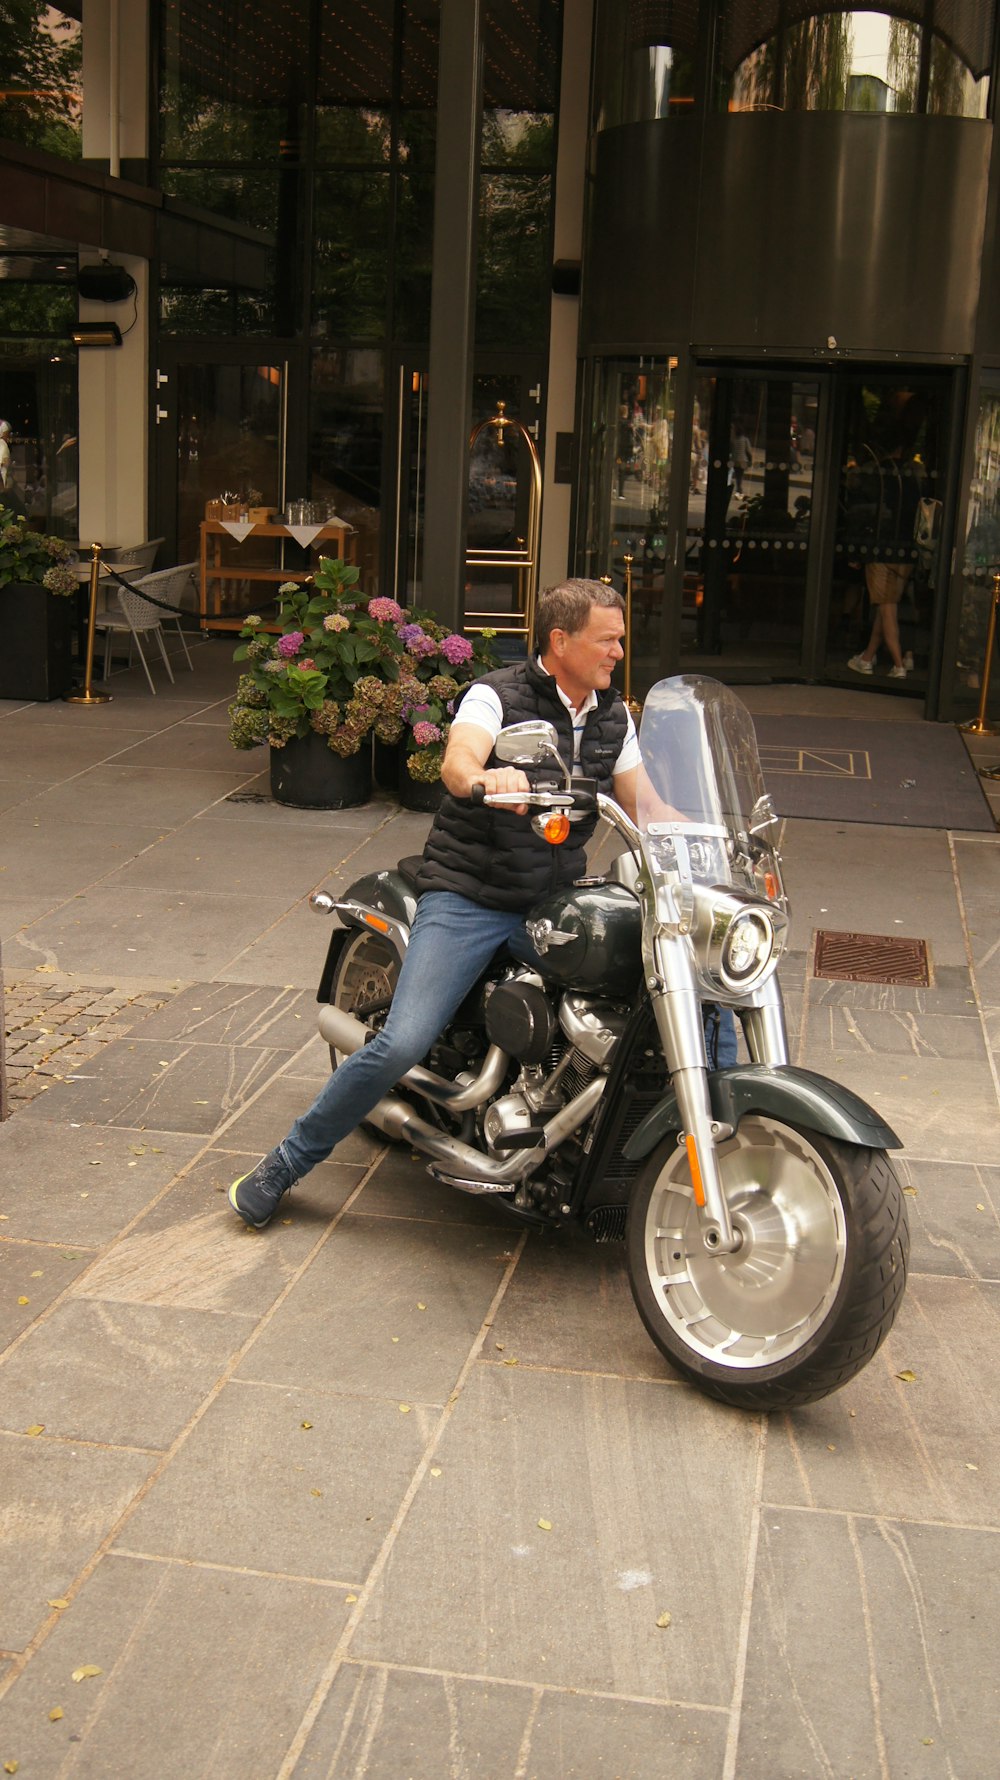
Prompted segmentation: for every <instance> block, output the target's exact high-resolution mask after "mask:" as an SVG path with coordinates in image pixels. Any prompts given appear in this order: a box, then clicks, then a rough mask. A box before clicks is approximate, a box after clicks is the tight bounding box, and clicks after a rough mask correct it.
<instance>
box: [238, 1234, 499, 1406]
mask: <svg viewBox="0 0 1000 1780" xmlns="http://www.w3.org/2000/svg"><path fill="white" fill-rule="evenodd" d="M513 1246H514V1245H513V1244H508V1243H507V1242H506V1241H504V1240H503V1238H502V1235H501V1234H498V1233H497V1232H496V1231H495V1230H492V1229H490V1230H481V1229H470V1228H468V1227H467V1226H464V1225H455V1224H424V1223H408V1222H403V1221H402V1220H398V1219H385V1220H380V1219H376V1218H364V1219H361V1218H356V1217H354V1216H353V1215H351V1214H350V1213H348V1214H347V1215H346V1216H345V1217H344V1219H343V1220H342V1222H341V1223H340V1225H339V1226H338V1229H337V1232H336V1236H335V1238H334V1240H333V1241H332V1242H330V1243H329V1244H328V1245H327V1246H326V1247H325V1248H324V1249H323V1250H322V1251H321V1253H320V1254H318V1255H317V1256H316V1259H315V1260H314V1261H313V1263H312V1266H311V1267H310V1268H309V1271H308V1273H307V1274H306V1276H305V1277H304V1278H303V1279H302V1280H301V1281H300V1283H299V1286H298V1288H297V1290H296V1292H295V1294H294V1297H293V1298H290V1299H289V1300H288V1301H286V1303H284V1304H283V1305H281V1307H280V1308H279V1309H278V1311H277V1312H276V1313H275V1315H274V1317H273V1318H272V1320H271V1321H270V1323H269V1324H268V1326H267V1328H266V1329H265V1330H264V1331H263V1333H262V1334H261V1336H260V1338H259V1340H258V1341H256V1342H255V1343H254V1346H253V1348H252V1349H251V1351H250V1352H249V1353H248V1354H247V1356H246V1358H245V1359H244V1360H243V1362H242V1364H241V1366H240V1369H239V1376H240V1377H242V1378H253V1379H257V1380H261V1381H266V1382H267V1383H269V1384H273V1385H285V1384H288V1385H291V1384H297V1385H300V1386H315V1387H316V1388H317V1389H319V1390H331V1389H336V1388H338V1387H339V1386H341V1385H342V1382H343V1381H344V1380H347V1379H349V1380H350V1384H349V1387H348V1388H349V1389H350V1392H351V1394H352V1395H356V1396H361V1397H368V1398H372V1399H376V1398H377V1399H382V1398H391V1400H392V1402H393V1403H396V1402H398V1401H400V1400H403V1401H406V1402H408V1403H410V1404H416V1403H431V1404H438V1405H441V1404H444V1403H445V1402H446V1401H447V1398H448V1395H449V1393H450V1392H451V1391H452V1389H453V1388H454V1386H455V1383H456V1380H457V1378H458V1374H459V1372H460V1370H461V1367H462V1364H463V1361H464V1360H465V1357H466V1354H467V1352H468V1349H469V1344H470V1342H471V1341H472V1339H473V1337H474V1336H475V1334H476V1332H477V1330H478V1329H479V1327H480V1324H481V1323H482V1321H483V1318H484V1317H485V1315H486V1313H487V1311H488V1310H489V1306H490V1303H491V1301H492V1299H493V1296H494V1293H495V1292H496V1289H497V1287H498V1285H499V1284H500V1281H501V1279H502V1277H503V1274H504V1271H505V1269H506V1268H507V1266H508V1265H509V1264H510V1254H511V1250H512V1248H513Z"/></svg>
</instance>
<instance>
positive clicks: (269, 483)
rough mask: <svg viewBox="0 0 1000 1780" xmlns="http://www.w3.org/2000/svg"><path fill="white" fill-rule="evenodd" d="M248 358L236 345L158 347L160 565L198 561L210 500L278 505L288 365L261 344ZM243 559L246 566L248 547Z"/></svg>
mask: <svg viewBox="0 0 1000 1780" xmlns="http://www.w3.org/2000/svg"><path fill="white" fill-rule="evenodd" d="M251 352H252V361H251V357H250V354H248V353H247V350H246V348H245V347H239V348H235V349H230V348H217V349H212V348H206V347H205V346H204V345H202V346H199V347H191V348H177V347H171V346H166V345H165V346H164V347H163V348H162V349H161V358H160V366H159V371H158V374H157V401H156V431H155V448H156V519H157V522H158V530H159V531H160V532H162V534H163V536H164V538H165V540H166V546H165V549H164V552H163V560H164V561H173V562H192V561H194V560H195V559H196V558H197V556H198V552H199V545H200V526H201V522H202V520H203V519H204V518H205V508H206V505H207V504H208V503H209V502H210V501H221V500H223V499H224V498H225V497H226V496H229V497H230V498H231V502H238V503H240V504H241V505H243V506H247V507H250V506H254V507H271V508H274V509H275V510H278V509H280V508H281V507H282V506H283V505H284V501H285V498H286V489H285V440H286V432H287V428H286V404H287V391H288V364H287V360H286V358H285V357H284V354H283V353H282V352H280V351H276V350H274V347H273V344H272V345H271V348H270V350H269V343H268V342H266V341H261V342H260V343H259V344H255V346H254V347H253V348H252V349H251ZM293 492H297V491H293ZM251 497H252V498H251ZM244 552H245V557H244V559H245V561H246V563H247V565H248V566H252V562H251V558H252V556H253V552H254V545H253V543H252V540H251V542H250V543H249V544H248V545H247V546H245V547H244Z"/></svg>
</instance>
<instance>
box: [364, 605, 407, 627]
mask: <svg viewBox="0 0 1000 1780" xmlns="http://www.w3.org/2000/svg"><path fill="white" fill-rule="evenodd" d="M368 616H369V618H378V619H379V620H380V621H381V622H383V623H386V624H398V623H399V621H400V619H401V618H402V616H403V608H402V606H398V605H397V604H396V601H395V600H390V599H374V600H369V601H368Z"/></svg>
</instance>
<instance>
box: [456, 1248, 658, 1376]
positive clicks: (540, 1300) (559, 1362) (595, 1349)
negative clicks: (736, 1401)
mask: <svg viewBox="0 0 1000 1780" xmlns="http://www.w3.org/2000/svg"><path fill="white" fill-rule="evenodd" d="M498 1344H499V1345H498ZM501 1345H502V1349H503V1352H502V1355H501V1352H500V1346H501ZM511 1358H516V1359H517V1361H518V1363H519V1364H527V1365H532V1366H546V1367H551V1368H557V1369H565V1370H567V1371H575V1372H588V1373H589V1372H601V1373H612V1374H614V1376H615V1377H617V1378H645V1379H655V1380H658V1381H660V1382H665V1381H676V1377H677V1375H676V1374H675V1373H674V1372H673V1371H672V1370H671V1368H670V1367H669V1366H668V1364H667V1362H666V1360H664V1359H663V1358H662V1356H661V1354H660V1353H659V1351H658V1349H657V1348H655V1347H654V1346H653V1343H652V1342H651V1341H650V1339H649V1336H648V1335H647V1334H646V1331H645V1329H644V1328H643V1326H642V1323H641V1322H640V1321H639V1316H638V1313H637V1311H636V1308H635V1305H634V1303H633V1301H632V1293H631V1290H630V1288H629V1283H628V1274H627V1271H626V1266H625V1245H624V1243H606V1244H601V1243H595V1242H591V1241H590V1239H589V1238H588V1237H586V1236H584V1235H583V1234H582V1233H581V1232H579V1231H576V1230H570V1231H559V1232H558V1233H556V1232H553V1233H552V1234H551V1235H549V1234H543V1235H538V1236H536V1235H532V1236H531V1237H530V1238H529V1240H528V1243H527V1245H526V1247H525V1250H524V1254H523V1255H522V1257H521V1260H520V1262H519V1263H518V1268H517V1272H516V1273H515V1274H514V1277H513V1279H512V1280H511V1283H510V1285H509V1286H508V1288H507V1291H506V1292H505V1294H504V1299H503V1303H502V1305H501V1306H500V1309H499V1311H498V1313H497V1317H496V1320H495V1322H494V1325H493V1330H492V1337H491V1340H490V1341H488V1342H487V1344H486V1347H485V1348H484V1350H483V1359H484V1361H491V1360H495V1361H496V1362H497V1363H505V1362H506V1361H508V1360H510V1359H511Z"/></svg>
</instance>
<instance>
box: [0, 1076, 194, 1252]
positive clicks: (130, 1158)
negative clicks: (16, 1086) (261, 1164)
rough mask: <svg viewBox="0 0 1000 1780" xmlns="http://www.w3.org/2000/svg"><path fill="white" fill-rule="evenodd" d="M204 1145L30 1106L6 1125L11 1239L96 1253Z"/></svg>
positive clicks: (0, 1172)
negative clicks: (49, 1114)
mask: <svg viewBox="0 0 1000 1780" xmlns="http://www.w3.org/2000/svg"><path fill="white" fill-rule="evenodd" d="M201 1147H202V1140H201V1139H199V1138H197V1137H192V1136H185V1135H183V1134H180V1133H177V1132H173V1131H132V1130H129V1129H128V1128H126V1127H121V1126H119V1127H113V1126H104V1127H95V1126H93V1125H90V1126H84V1125H77V1126H74V1125H72V1124H65V1123H62V1122H60V1123H54V1122H47V1121H45V1120H43V1119H40V1118H34V1117H29V1116H28V1109H27V1108H25V1109H23V1110H22V1111H21V1112H18V1113H17V1114H15V1116H14V1117H13V1118H11V1119H8V1120H6V1121H5V1123H4V1124H2V1125H0V1179H2V1182H3V1222H2V1223H0V1230H2V1232H3V1235H4V1237H14V1238H17V1239H20V1240H22V1241H24V1240H31V1241H33V1242H44V1243H55V1244H58V1245H62V1246H65V1247H67V1248H75V1247H77V1246H80V1247H83V1248H96V1247H101V1246H103V1244H104V1243H106V1242H110V1241H111V1240H112V1239H113V1238H114V1237H115V1236H117V1235H118V1234H119V1232H120V1231H121V1230H122V1229H123V1228H124V1227H125V1226H126V1225H127V1224H129V1223H130V1222H131V1221H132V1219H133V1218H136V1217H138V1216H139V1214H140V1213H141V1212H143V1211H145V1210H146V1208H147V1206H149V1205H150V1204H151V1203H152V1201H153V1200H154V1199H155V1198H156V1197H157V1196H158V1195H159V1194H160V1193H162V1192H164V1191H165V1189H166V1188H167V1187H168V1186H169V1185H170V1184H171V1182H172V1181H173V1180H174V1179H176V1176H177V1174H178V1172H179V1171H180V1170H181V1169H182V1168H183V1167H184V1166H185V1164H186V1163H187V1162H189V1161H190V1160H191V1158H192V1157H193V1156H194V1155H196V1154H197V1152H198V1150H199V1149H200V1148H201Z"/></svg>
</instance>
